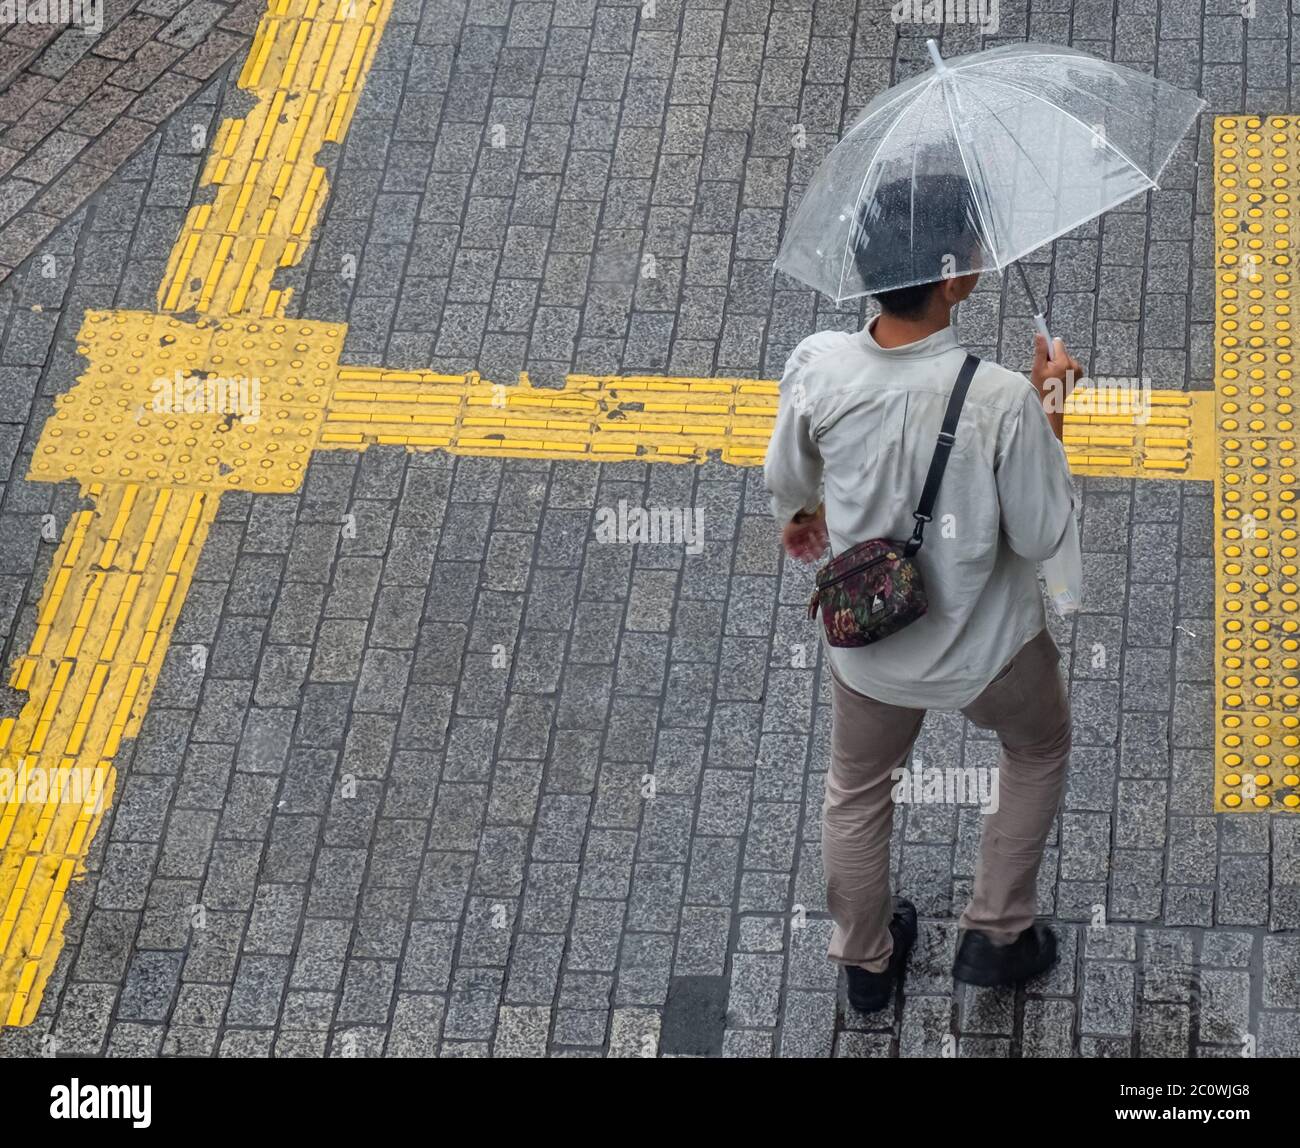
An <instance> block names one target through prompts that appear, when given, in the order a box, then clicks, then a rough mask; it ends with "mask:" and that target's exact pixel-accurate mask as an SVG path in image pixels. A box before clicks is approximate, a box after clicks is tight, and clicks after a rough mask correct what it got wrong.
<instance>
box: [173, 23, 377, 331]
mask: <svg viewBox="0 0 1300 1148" xmlns="http://www.w3.org/2000/svg"><path fill="white" fill-rule="evenodd" d="M390 8H391V0H271V3H270V6H269V8H268V10H267V12H266V14H265V15H264V16H263V17H262V20H261V23H260V24H259V25H258V28H257V33H256V35H255V36H254V39H253V44H252V47H251V48H250V49H249V53H248V58H247V59H246V60H245V62H244V67H243V70H242V71H241V72H240V74H239V86H240V87H241V88H244V89H246V90H247V91H251V92H254V93H256V95H257V103H256V104H255V105H254V106H253V109H252V110H251V111H250V112H249V113H248V115H247V116H245V117H244V118H243V119H231V120H225V121H223V123H222V125H221V128H220V129H219V131H218V133H217V137H216V140H215V141H214V144H213V148H212V150H211V152H210V153H209V155H208V162H207V164H206V166H205V167H204V170H203V175H202V184H203V185H204V186H215V187H216V188H217V194H216V199H215V200H214V201H213V202H212V203H211V204H200V205H198V206H196V207H193V208H192V209H191V210H190V213H189V216H188V218H187V219H186V223H185V228H184V230H183V231H182V233H181V237H180V241H179V242H178V243H177V244H176V246H175V247H174V248H173V249H172V253H171V258H170V260H169V261H168V264H167V272H166V274H165V275H164V276H163V283H162V286H161V287H160V288H159V291H158V306H159V308H160V309H162V310H164V311H196V312H198V313H200V314H220V315H267V316H270V315H283V314H284V311H285V304H286V303H287V302H288V299H289V294H290V292H288V291H280V290H275V289H272V287H271V281H272V278H273V277H274V275H275V272H276V269H277V268H280V267H290V266H293V265H294V264H296V263H297V262H298V261H299V260H300V259H301V258H302V256H303V254H304V252H305V251H306V249H307V244H308V242H309V241H310V239H311V234H312V230H313V228H314V227H315V223H316V220H317V218H318V217H319V215H320V212H321V209H322V207H323V206H324V203H325V199H326V196H327V194H328V187H327V181H326V179H325V169H324V168H323V167H319V166H317V164H316V162H315V160H316V154H317V152H318V151H319V150H320V147H321V144H323V143H337V142H339V141H340V140H342V139H343V136H344V134H345V133H346V131H347V129H348V125H349V123H350V122H351V119H352V114H353V112H354V110H355V108H356V103H357V99H358V98H359V96H360V93H361V86H362V78H363V77H364V75H365V73H366V71H367V70H368V69H369V67H370V64H371V62H372V61H373V59H374V54H375V51H376V49H377V48H378V46H379V38H380V36H381V35H382V34H383V30H384V25H385V24H386V23H387V20H388V13H389V9H390Z"/></svg>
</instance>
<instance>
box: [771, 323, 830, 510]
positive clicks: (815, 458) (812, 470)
mask: <svg viewBox="0 0 1300 1148" xmlns="http://www.w3.org/2000/svg"><path fill="white" fill-rule="evenodd" d="M809 358H810V354H809V348H807V347H806V346H805V344H803V343H801V344H800V345H799V346H798V347H796V348H795V349H794V352H793V353H792V354H791V356H790V358H789V360H788V361H787V363H786V365H785V373H784V374H783V375H782V377H781V398H780V402H779V404H778V406H777V413H776V425H775V426H774V427H773V428H772V438H771V440H770V441H769V442H768V444H767V459H766V461H765V462H764V464H763V480H764V483H765V484H766V486H767V492H768V494H770V495H771V496H772V517H773V518H775V519H776V521H777V523H778V524H779V525H781V526H784V525H785V524H786V523H787V522H789V521H790V520H791V519H792V518H793V517H794V516H795V515H796V514H798V513H799V512H800V511H801V510H802V511H805V512H807V513H812V512H813V511H814V510H816V509H817V507H818V505H819V504H820V503H821V500H822V495H821V483H822V457H821V452H820V451H819V450H818V449H817V443H816V441H815V440H814V438H813V433H812V402H811V399H810V396H809V394H808V389H807V386H806V384H805V383H804V381H803V378H802V375H803V368H804V366H805V365H806V364H807V362H808V360H809Z"/></svg>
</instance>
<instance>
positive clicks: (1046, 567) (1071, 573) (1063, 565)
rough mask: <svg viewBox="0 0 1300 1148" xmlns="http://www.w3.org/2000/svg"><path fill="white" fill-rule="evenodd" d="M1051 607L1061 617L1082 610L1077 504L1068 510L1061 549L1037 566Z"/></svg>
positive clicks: (1081, 556)
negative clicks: (1067, 519) (1045, 584)
mask: <svg viewBox="0 0 1300 1148" xmlns="http://www.w3.org/2000/svg"><path fill="white" fill-rule="evenodd" d="M1039 569H1040V570H1042V572H1043V581H1044V582H1046V583H1047V592H1048V594H1050V595H1051V598H1052V605H1054V606H1055V607H1056V612H1057V613H1058V614H1060V615H1061V617H1062V618H1068V617H1070V615H1071V614H1077V613H1078V612H1079V611H1080V610H1081V609H1082V608H1083V554H1082V551H1081V548H1080V545H1079V517H1078V506H1077V504H1076V505H1075V506H1074V507H1072V508H1071V512H1070V525H1069V526H1067V527H1066V529H1065V538H1064V539H1063V540H1062V542H1061V548H1060V549H1059V550H1058V551H1057V552H1056V553H1055V554H1053V555H1052V556H1051V557H1050V558H1048V559H1046V560H1045V561H1043V562H1042V563H1040V564H1039Z"/></svg>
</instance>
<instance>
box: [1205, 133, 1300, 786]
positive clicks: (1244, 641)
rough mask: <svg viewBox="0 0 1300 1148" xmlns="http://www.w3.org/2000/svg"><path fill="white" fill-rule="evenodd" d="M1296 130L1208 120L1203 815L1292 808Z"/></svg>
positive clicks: (1297, 652)
mask: <svg viewBox="0 0 1300 1148" xmlns="http://www.w3.org/2000/svg"><path fill="white" fill-rule="evenodd" d="M1298 157H1300V119H1298V118H1297V117H1295V116H1268V117H1264V118H1260V117H1235V116H1227V117H1220V118H1218V119H1216V121H1215V125H1214V163H1215V170H1214V175H1215V179H1214V186H1215V239H1216V278H1215V286H1216V306H1215V363H1216V372H1215V377H1216V391H1215V397H1216V408H1215V420H1216V421H1215V434H1216V438H1217V440H1218V452H1219V458H1220V469H1219V474H1218V475H1217V478H1216V481H1215V489H1214V495H1215V497H1214V508H1215V520H1214V529H1215V542H1216V554H1215V630H1216V635H1215V638H1216V640H1215V677H1216V690H1215V693H1216V697H1215V719H1216V720H1215V743H1216V744H1215V808H1217V809H1261V810H1273V809H1294V808H1297V807H1300V687H1298V685H1297V671H1298V670H1300V597H1298V596H1297V587H1296V578H1297V573H1296V570H1297V561H1298V559H1297V547H1298V546H1300V537H1298V533H1297V523H1296V504H1295V497H1296V496H1295V482H1296V474H1297V466H1296V455H1297V452H1296V438H1295V435H1296V427H1295V370H1296V359H1295V343H1294V327H1293V322H1294V319H1293V316H1292V300H1293V297H1294V289H1295V236H1296V229H1295V223H1294V219H1295V215H1294V204H1295V202H1296V196H1297V193H1298V192H1300V176H1297V158H1298Z"/></svg>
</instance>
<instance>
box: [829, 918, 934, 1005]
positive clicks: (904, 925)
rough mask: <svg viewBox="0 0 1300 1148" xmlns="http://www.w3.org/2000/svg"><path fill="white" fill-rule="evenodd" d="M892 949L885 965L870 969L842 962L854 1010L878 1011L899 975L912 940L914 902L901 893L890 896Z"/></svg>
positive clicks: (913, 935)
mask: <svg viewBox="0 0 1300 1148" xmlns="http://www.w3.org/2000/svg"><path fill="white" fill-rule="evenodd" d="M889 933H890V936H892V937H893V938H894V951H893V952H892V953H890V954H889V968H887V969H886V970H885V971H884V972H883V973H871V972H868V971H867V970H866V969H860V968H858V967H857V965H845V966H844V972H845V974H846V975H847V976H848V980H849V1004H851V1005H852V1006H853V1007H854V1008H855V1009H857V1010H858V1012H879V1011H880V1010H881V1009H882V1008H884V1007H885V1006H886V1005H887V1004H889V1002H890V999H891V998H892V997H893V995H894V985H895V984H896V983H897V982H898V980H899V979H900V978H901V977H902V975H903V966H904V965H905V964H907V954H908V953H910V952H911V951H912V946H913V945H914V944H915V943H916V906H915V905H913V904H912V902H911V901H905V900H904V899H903V898H902V897H895V898H894V919H893V920H892V921H890V922H889Z"/></svg>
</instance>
